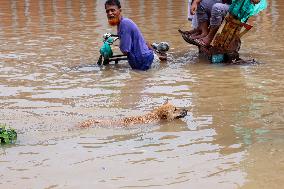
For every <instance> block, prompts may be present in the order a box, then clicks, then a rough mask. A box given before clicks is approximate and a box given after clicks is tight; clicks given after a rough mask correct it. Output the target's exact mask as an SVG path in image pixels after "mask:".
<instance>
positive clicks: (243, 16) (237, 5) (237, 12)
mask: <svg viewBox="0 0 284 189" xmlns="http://www.w3.org/2000/svg"><path fill="white" fill-rule="evenodd" d="M266 7H267V1H266V0H260V2H259V3H258V4H255V5H254V4H253V3H251V0H233V2H232V4H231V5H230V8H229V12H230V13H231V14H232V15H234V16H235V17H236V18H237V19H239V20H240V21H241V22H243V23H245V22H247V20H248V19H249V17H251V16H254V15H256V14H258V13H259V12H260V11H262V10H264V9H266Z"/></svg>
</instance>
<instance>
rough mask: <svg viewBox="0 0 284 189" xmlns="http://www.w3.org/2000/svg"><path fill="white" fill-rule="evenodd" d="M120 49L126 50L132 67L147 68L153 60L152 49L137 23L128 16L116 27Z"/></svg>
mask: <svg viewBox="0 0 284 189" xmlns="http://www.w3.org/2000/svg"><path fill="white" fill-rule="evenodd" d="M117 30H118V36H119V39H120V45H119V47H120V50H121V51H122V52H127V57H128V62H129V64H130V66H131V67H132V68H134V69H142V70H147V69H149V68H150V67H151V64H152V62H153V58H154V55H153V51H152V50H151V49H149V48H148V46H147V44H146V41H145V39H144V37H143V36H142V33H141V31H140V30H139V28H138V27H137V25H136V24H135V23H134V22H133V21H132V20H130V19H128V18H123V17H122V19H121V21H120V24H119V26H118V28H117Z"/></svg>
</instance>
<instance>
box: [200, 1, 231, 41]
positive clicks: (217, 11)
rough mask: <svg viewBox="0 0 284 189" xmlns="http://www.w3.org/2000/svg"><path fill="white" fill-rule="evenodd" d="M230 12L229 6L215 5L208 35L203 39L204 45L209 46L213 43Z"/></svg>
mask: <svg viewBox="0 0 284 189" xmlns="http://www.w3.org/2000/svg"><path fill="white" fill-rule="evenodd" d="M228 11H229V5H228V4H222V3H216V4H214V5H213V7H212V10H211V18H210V29H209V32H208V35H206V36H205V37H203V38H202V39H201V40H202V43H203V44H204V45H209V44H210V43H211V42H212V40H213V38H214V36H215V34H216V33H217V31H218V29H219V27H220V25H221V24H222V21H223V19H224V17H225V16H226V14H227V13H228Z"/></svg>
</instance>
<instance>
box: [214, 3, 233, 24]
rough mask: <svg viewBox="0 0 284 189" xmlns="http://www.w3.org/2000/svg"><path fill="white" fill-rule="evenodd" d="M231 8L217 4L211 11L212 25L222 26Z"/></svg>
mask: <svg viewBox="0 0 284 189" xmlns="http://www.w3.org/2000/svg"><path fill="white" fill-rule="evenodd" d="M228 10H229V6H228V5H226V4H223V3H216V4H214V5H213V7H212V10H211V18H210V25H211V26H220V25H221V24H222V21H223V18H224V17H225V16H226V14H227V13H228Z"/></svg>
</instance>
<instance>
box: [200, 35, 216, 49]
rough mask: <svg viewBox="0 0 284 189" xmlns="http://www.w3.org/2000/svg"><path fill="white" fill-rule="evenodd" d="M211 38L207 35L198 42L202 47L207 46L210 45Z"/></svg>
mask: <svg viewBox="0 0 284 189" xmlns="http://www.w3.org/2000/svg"><path fill="white" fill-rule="evenodd" d="M212 40H213V38H211V37H210V36H209V35H207V36H205V37H203V38H200V39H199V42H201V43H202V44H203V45H204V46H209V45H210V43H211V42H212Z"/></svg>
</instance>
